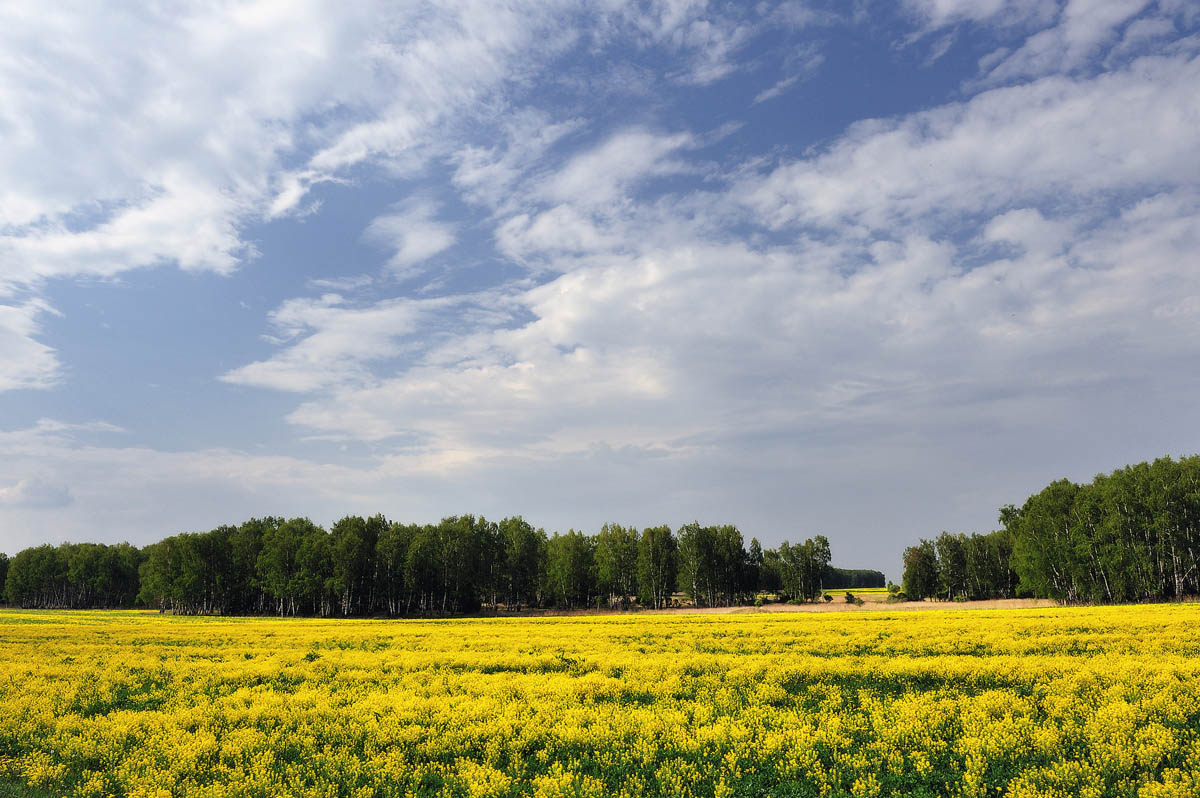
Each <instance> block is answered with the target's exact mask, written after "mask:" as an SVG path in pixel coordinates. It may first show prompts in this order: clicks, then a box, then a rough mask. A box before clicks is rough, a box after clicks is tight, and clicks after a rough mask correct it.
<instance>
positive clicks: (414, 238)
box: [366, 199, 455, 276]
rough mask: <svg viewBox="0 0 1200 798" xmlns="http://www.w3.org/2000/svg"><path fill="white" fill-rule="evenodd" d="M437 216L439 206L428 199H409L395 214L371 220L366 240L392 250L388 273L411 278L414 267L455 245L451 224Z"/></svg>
mask: <svg viewBox="0 0 1200 798" xmlns="http://www.w3.org/2000/svg"><path fill="white" fill-rule="evenodd" d="M437 213H438V205H437V204H436V203H434V202H432V201H430V200H427V199H412V200H408V201H406V202H404V203H402V204H401V205H400V206H398V207H397V208H396V209H395V212H394V213H389V214H387V215H386V216H380V217H377V218H376V219H374V220H373V221H372V222H371V224H370V225H369V226H368V227H367V232H366V238H367V240H368V241H372V242H374V243H376V244H379V245H381V246H384V247H387V248H389V249H393V250H395V252H394V254H393V255H392V256H391V257H390V258H389V259H388V262H387V269H388V270H390V271H392V272H394V273H396V274H398V275H405V276H407V275H411V274H412V272H413V269H414V267H416V266H417V265H419V264H420V263H422V262H424V261H426V260H429V259H430V258H432V257H433V256H434V255H437V254H438V253H439V252H443V251H445V250H447V249H449V248H450V247H452V246H454V241H455V237H454V225H451V224H447V223H445V222H439V221H437V220H436V219H435V218H434V217H435V216H437Z"/></svg>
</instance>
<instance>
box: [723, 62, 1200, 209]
mask: <svg viewBox="0 0 1200 798" xmlns="http://www.w3.org/2000/svg"><path fill="white" fill-rule="evenodd" d="M1198 83H1200V59H1191V60H1184V59H1178V58H1177V59H1162V58H1143V59H1140V60H1138V61H1135V62H1134V63H1133V64H1131V65H1130V67H1129V68H1127V69H1124V70H1122V71H1119V72H1114V73H1107V74H1104V75H1101V76H1099V77H1097V78H1094V79H1090V80H1081V81H1076V80H1069V79H1064V78H1044V79H1041V80H1039V81H1036V82H1034V83H1031V84H1026V85H1021V86H1015V87H1009V88H1004V89H996V90H992V91H988V92H984V93H982V94H979V95H977V96H975V97H973V98H972V99H970V100H969V101H967V102H965V103H962V104H956V105H950V106H945V107H941V108H937V109H934V110H931V111H927V112H922V113H919V114H914V115H912V116H907V117H902V118H899V119H893V120H872V121H868V122H861V123H858V124H856V125H854V126H852V127H851V128H850V129H849V131H848V132H847V134H846V135H845V136H843V137H842V138H841V139H840V140H839V141H837V142H836V143H835V144H834V145H833V146H832V147H830V148H829V150H828V151H826V152H824V153H823V154H821V155H819V156H818V157H815V158H812V159H808V160H802V161H796V162H792V163H788V164H785V165H783V166H781V167H779V168H778V169H776V170H774V171H773V172H772V173H771V174H770V175H769V176H768V177H767V178H766V179H765V180H761V181H760V180H758V179H757V178H755V179H749V180H747V181H746V183H745V187H744V196H745V201H746V202H747V204H748V205H749V207H750V208H752V209H753V210H754V212H755V213H756V214H757V215H758V217H759V218H761V219H763V220H764V221H766V223H768V224H770V225H771V226H773V227H783V226H787V225H791V224H808V225H819V226H840V225H862V226H864V227H865V228H867V229H888V228H890V227H892V226H893V225H897V224H901V223H913V222H915V221H918V220H921V219H930V218H937V219H941V220H943V221H945V220H949V219H953V218H961V217H963V216H966V215H970V214H977V213H982V212H989V211H993V210H1003V209H1004V208H1006V207H1010V206H1012V205H1014V204H1018V205H1019V204H1027V203H1033V202H1039V201H1055V202H1059V203H1062V202H1068V203H1069V202H1071V201H1072V198H1073V197H1080V196H1089V195H1092V194H1094V193H1096V192H1122V191H1145V190H1153V189H1154V188H1156V187H1165V186H1186V185H1195V184H1196V182H1197V181H1198V180H1200V162H1198V161H1197V160H1196V159H1195V158H1191V157H1190V153H1191V152H1193V150H1194V147H1195V144H1196V141H1195V133H1194V129H1193V127H1192V126H1191V124H1190V123H1189V121H1188V120H1189V119H1193V118H1195V117H1197V116H1198V115H1200V95H1197V93H1196V92H1195V90H1194V87H1195V86H1196V85H1197V84H1198Z"/></svg>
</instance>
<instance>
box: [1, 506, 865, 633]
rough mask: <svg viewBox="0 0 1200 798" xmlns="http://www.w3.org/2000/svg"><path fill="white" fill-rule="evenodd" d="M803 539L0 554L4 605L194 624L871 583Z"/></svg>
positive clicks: (287, 528) (255, 538)
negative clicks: (178, 618)
mask: <svg viewBox="0 0 1200 798" xmlns="http://www.w3.org/2000/svg"><path fill="white" fill-rule="evenodd" d="M830 559H831V552H830V548H829V541H828V540H827V539H826V538H824V537H823V536H820V535H818V536H816V537H814V538H810V539H808V540H805V541H804V542H802V543H797V544H790V543H788V542H786V541H785V542H783V543H782V544H780V545H779V547H778V548H776V549H767V550H764V549H763V548H762V546H761V545H760V544H759V542H758V540H757V539H753V538H752V539H751V540H750V543H749V546H748V547H747V545H746V544H745V542H744V539H743V536H742V533H741V532H740V531H739V530H738V528H737V527H735V526H731V525H722V526H701V525H700V524H699V523H691V524H685V525H683V526H682V527H680V528H679V529H678V530H676V531H672V530H671V528H670V527H667V526H655V527H647V528H645V529H642V530H638V529H635V528H632V527H625V526H621V525H618V524H606V525H605V526H603V527H602V528H601V529H600V531H599V532H598V533H597V534H595V535H587V534H584V533H582V532H577V531H575V530H570V531H568V532H566V533H565V534H559V533H557V532H556V533H554V534H553V535H547V534H546V533H545V531H544V530H542V529H535V528H534V527H533V526H532V525H530V524H529V523H528V522H527V521H525V520H524V519H523V518H520V517H511V518H506V519H504V520H502V521H499V522H493V521H489V520H487V519H485V518H483V517H479V516H474V515H460V516H452V517H449V518H445V519H443V520H442V521H441V522H439V523H437V524H424V525H422V524H400V523H393V522H389V521H388V520H387V519H386V518H384V517H383V516H382V515H375V516H371V517H369V518H363V517H361V516H347V517H345V518H342V519H341V520H340V521H338V522H337V523H335V524H333V526H332V527H331V528H330V529H329V530H328V531H327V530H325V529H324V528H322V527H321V526H319V525H317V524H314V523H313V522H312V521H310V520H308V519H307V518H291V519H283V518H255V519H251V520H249V521H246V522H245V523H243V524H241V525H239V526H221V527H218V528H216V529H213V530H211V531H209V532H202V533H183V534H178V535H173V536H171V537H168V538H165V539H164V540H161V541H159V542H157V543H154V544H151V545H148V546H145V547H144V548H140V549H139V548H137V547H135V546H132V545H130V544H128V543H121V544H117V545H105V544H98V543H78V544H72V543H64V544H61V545H58V546H52V545H49V544H46V545H42V546H37V547H33V548H28V549H25V550H23V551H21V552H19V553H18V554H16V555H15V556H14V557H13V558H12V559H11V561H10V560H8V559H7V558H3V557H2V556H0V569H2V570H0V579H3V583H2V584H3V586H4V596H5V599H6V600H7V602H8V603H9V604H11V605H13V606H19V607H33V608H73V609H82V608H97V607H106V608H118V607H135V606H141V607H149V608H157V609H160V610H163V611H171V612H175V613H179V614H198V615H199V614H204V615H209V614H212V615H236V614H253V615H264V614H273V615H311V616H374V615H389V616H399V615H414V614H419V615H431V614H436V615H451V614H461V613H468V612H475V611H478V610H481V609H491V610H495V609H499V608H501V607H503V608H505V609H508V610H513V609H520V608H561V609H577V608H595V607H598V608H630V607H633V606H640V607H646V608H663V607H667V606H669V605H670V604H671V602H672V600H673V598H672V597H673V595H674V594H675V593H676V592H682V593H683V594H685V595H686V596H687V598H688V599H690V600H691V601H692V602H694V604H695V605H697V606H705V607H715V606H728V605H733V604H740V603H749V602H752V601H754V600H756V598H757V597H758V596H759V594H760V593H762V592H768V593H771V594H772V595H774V596H776V597H777V598H779V599H781V600H785V601H786V600H792V601H813V600H816V599H819V598H820V597H821V596H822V593H823V590H824V589H826V588H831V587H832V588H839V589H840V588H859V587H882V586H883V585H884V575H883V574H882V573H880V572H879V571H869V570H850V569H841V568H834V567H833V566H831V564H830Z"/></svg>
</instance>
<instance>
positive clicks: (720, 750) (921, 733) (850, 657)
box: [0, 605, 1200, 798]
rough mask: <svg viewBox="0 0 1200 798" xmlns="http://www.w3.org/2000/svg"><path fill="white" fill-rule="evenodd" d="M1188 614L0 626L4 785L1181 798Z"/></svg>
mask: <svg viewBox="0 0 1200 798" xmlns="http://www.w3.org/2000/svg"><path fill="white" fill-rule="evenodd" d="M1198 676H1200V606H1195V605H1164V606H1145V607H1112V608H1098V609H1093V608H1062V609H1059V608H1055V609H1035V610H1000V611H985V610H979V611H971V612H962V611H958V612H943V611H930V612H919V613H914V612H908V613H898V612H892V613H889V612H888V611H886V610H881V611H878V612H856V613H842V614H836V615H834V614H804V613H795V614H771V615H767V614H746V615H723V616H722V615H622V616H605V617H595V616H593V617H578V618H537V619H485V620H479V619H475V620H447V621H355V620H263V619H215V618H185V617H170V616H160V615H157V614H146V613H128V612H113V613H102V612H77V613H70V612H17V611H8V612H0V779H7V780H8V782H9V783H10V784H12V783H15V782H24V783H26V784H29V785H34V786H36V787H40V788H42V789H44V790H45V791H47V792H48V793H50V794H69V795H88V796H91V795H95V796H100V795H135V796H185V795H186V796H218V795H246V796H400V795H454V796H516V795H536V796H560V795H561V796H566V795H570V796H602V795H621V796H630V797H631V798H633V797H634V796H646V795H680V796H689V795H697V796H733V795H763V796H767V795H769V796H789V795H797V796H838V795H863V796H866V795H914V796H920V795H927V796H935V795H938V796H940V795H961V796H984V795H1012V796H1063V798H1067V797H1068V796H1077V795H1078V796H1104V795H1117V796H1139V797H1140V798H1151V797H1152V796H1153V797H1158V796H1195V795H1198V794H1200V736H1198V734H1197V732H1198V730H1200V679H1198V678H1197V677H1198Z"/></svg>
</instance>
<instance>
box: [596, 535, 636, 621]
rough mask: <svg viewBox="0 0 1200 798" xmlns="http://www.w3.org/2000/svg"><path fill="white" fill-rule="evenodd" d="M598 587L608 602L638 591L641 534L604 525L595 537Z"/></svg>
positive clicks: (624, 597) (622, 598) (621, 598)
mask: <svg viewBox="0 0 1200 798" xmlns="http://www.w3.org/2000/svg"><path fill="white" fill-rule="evenodd" d="M595 556H596V588H597V590H598V591H599V592H601V593H603V594H605V595H606V596H607V597H608V599H609V601H610V602H612V601H617V600H624V599H626V598H627V597H629V596H632V595H634V594H636V593H637V592H638V591H637V560H638V534H637V530H635V529H626V528H625V527H623V526H620V525H619V524H605V525H604V526H602V527H600V532H599V534H597V535H596V555H595Z"/></svg>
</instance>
